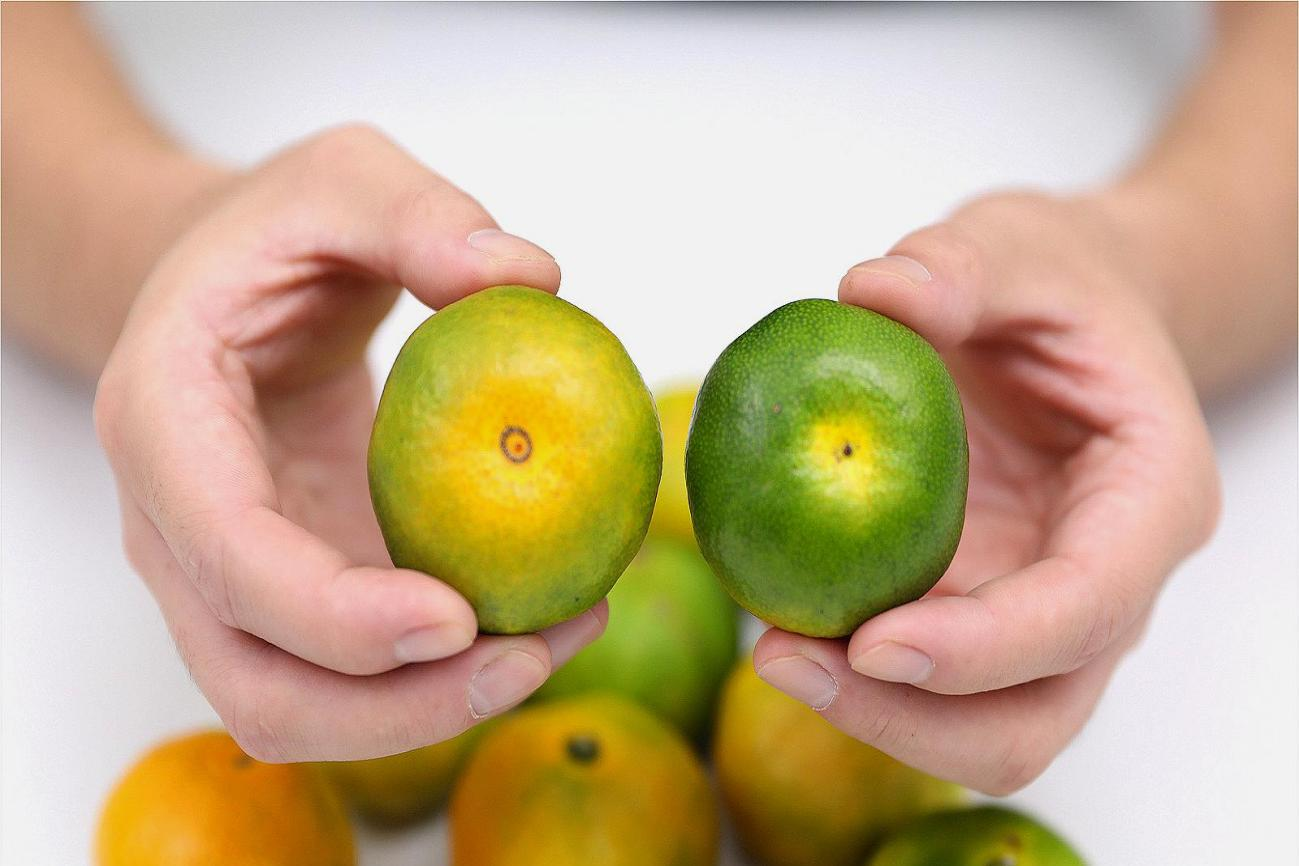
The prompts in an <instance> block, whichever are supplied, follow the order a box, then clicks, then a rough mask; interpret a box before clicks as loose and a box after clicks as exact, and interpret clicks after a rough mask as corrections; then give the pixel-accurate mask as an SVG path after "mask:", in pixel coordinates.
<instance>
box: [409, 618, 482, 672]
mask: <svg viewBox="0 0 1299 866" xmlns="http://www.w3.org/2000/svg"><path fill="white" fill-rule="evenodd" d="M474 636H475V635H474V632H472V631H470V630H469V629H468V628H466V627H465V626H463V625H461V624H460V623H457V622H444V623H439V624H438V625H431V626H426V627H424V628H417V629H412V630H411V631H408V632H406V633H405V634H404V635H402V636H401V637H399V638H397V643H396V644H395V645H394V646H393V648H392V654H393V656H394V657H396V659H397V661H399V662H401V663H402V664H410V663H412V662H431V661H436V660H437V659H444V658H446V657H447V656H453V655H455V654H456V653H458V652H460V651H461V650H463V649H465V648H467V647H468V646H469V645H470V644H471V643H473V642H474Z"/></svg>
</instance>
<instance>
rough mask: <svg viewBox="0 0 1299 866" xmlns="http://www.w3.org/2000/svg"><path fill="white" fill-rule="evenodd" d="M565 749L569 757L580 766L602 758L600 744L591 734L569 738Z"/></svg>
mask: <svg viewBox="0 0 1299 866" xmlns="http://www.w3.org/2000/svg"><path fill="white" fill-rule="evenodd" d="M565 748H566V749H567V750H568V756H569V757H570V758H572V759H573V760H574V761H577V762H578V763H579V764H589V763H591V762H592V761H594V760H595V759H596V758H598V757H600V743H599V741H598V740H596V738H595V737H593V736H590V735H589V734H575V735H573V736H571V737H569V738H568V743H567V744H566V746H565Z"/></svg>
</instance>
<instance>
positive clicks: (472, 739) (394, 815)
mask: <svg viewBox="0 0 1299 866" xmlns="http://www.w3.org/2000/svg"><path fill="white" fill-rule="evenodd" d="M483 729H484V726H483V725H477V726H475V727H472V728H470V729H469V730H467V731H465V732H464V733H463V734H461V735H460V736H458V737H452V738H451V739H449V740H445V741H443V742H441V743H434V744H433V745H431V746H424V747H423V748H419V749H412V750H411V751H409V752H402V753H401V754H399V755H389V756H388V757H386V758H372V759H370V760H368V761H328V762H323V763H320V764H318V765H317V766H319V767H320V769H321V771H322V772H323V773H324V774H325V778H326V779H328V780H329V781H330V783H331V784H332V785H333V786H334V789H335V790H336V791H338V794H339V796H340V797H341V798H342V800H343V802H344V803H345V804H346V805H347V806H348V807H349V808H351V809H352V811H354V812H356V813H357V814H358V815H360V816H361V817H362V818H363V819H365V820H366V821H368V822H370V823H371V824H375V825H378V826H383V827H400V826H403V825H406V824H411V823H414V822H416V821H419V820H420V819H421V818H426V817H428V816H429V815H431V814H433V813H434V812H436V811H437V810H438V809H439V808H441V806H442V804H443V803H445V802H446V800H447V797H448V796H449V795H450V793H451V784H452V782H454V781H455V778H456V773H457V772H459V770H460V768H461V766H463V764H464V762H465V759H466V758H468V757H469V753H470V752H471V751H472V750H473V747H474V745H475V744H476V743H477V742H478V738H479V736H481V735H482V732H483Z"/></svg>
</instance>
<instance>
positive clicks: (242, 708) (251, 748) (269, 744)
mask: <svg viewBox="0 0 1299 866" xmlns="http://www.w3.org/2000/svg"><path fill="white" fill-rule="evenodd" d="M216 709H217V714H218V715H219V716H220V718H221V721H222V723H223V724H224V725H225V727H226V730H227V731H228V732H229V734H230V737H231V738H232V739H233V740H234V741H235V743H236V744H237V745H238V746H239V748H240V749H243V751H244V753H245V754H247V755H248V756H249V757H250V758H256V759H257V760H259V761H263V762H265V763H268V764H279V763H285V762H287V761H290V760H292V759H293V755H292V751H291V750H290V749H289V748H288V747H287V742H288V737H287V736H286V730H287V725H286V719H285V718H284V713H283V712H282V710H281V709H280V708H279V707H278V706H277V705H276V703H275V702H274V701H273V700H271V699H269V698H268V697H267V696H266V695H264V694H257V693H251V692H249V691H247V690H238V689H236V690H234V692H233V694H231V695H230V696H229V698H228V699H227V700H225V701H224V702H222V703H221V705H218V706H217V707H216Z"/></svg>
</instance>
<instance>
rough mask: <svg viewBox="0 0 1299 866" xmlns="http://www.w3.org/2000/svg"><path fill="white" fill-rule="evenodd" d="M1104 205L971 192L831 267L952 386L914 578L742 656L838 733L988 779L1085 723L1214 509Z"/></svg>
mask: <svg viewBox="0 0 1299 866" xmlns="http://www.w3.org/2000/svg"><path fill="white" fill-rule="evenodd" d="M1103 213H1104V211H1103V209H1102V208H1100V207H1099V206H1098V204H1097V203H1096V202H1095V201H1086V202H1084V201H1077V202H1067V201H1061V200H1053V199H1049V198H1045V197H1037V196H1030V195H1008V196H999V197H994V198H989V199H985V200H982V201H978V202H975V203H974V204H972V205H970V206H968V207H966V208H964V209H962V210H961V211H959V212H958V213H957V214H955V215H954V216H953V217H952V218H951V219H950V220H948V221H947V222H945V223H941V224H938V225H935V226H931V227H929V228H926V229H922V230H921V231H918V232H916V233H914V234H912V235H909V236H908V237H906V238H905V239H903V240H902V242H901V243H899V244H898V245H897V246H895V247H894V248H893V250H892V251H891V254H890V255H889V256H887V257H885V258H882V259H876V260H873V261H868V262H864V263H862V264H860V265H857V266H856V267H854V268H852V269H851V270H849V271H848V273H847V275H846V276H844V278H843V281H842V282H841V284H840V287H839V297H840V299H841V300H842V301H843V302H845V303H850V304H857V305H859V306H862V307H867V308H870V309H872V310H876V311H878V312H880V313H883V314H884V315H887V316H890V317H892V318H894V319H897V320H898V321H901V322H903V323H905V324H907V325H909V326H910V327H912V328H914V329H915V330H916V331H918V332H919V333H920V334H922V335H923V336H925V337H926V338H927V339H928V340H929V341H930V342H931V343H933V344H934V346H935V347H936V348H937V349H938V350H939V351H940V352H941V353H942V355H943V356H944V359H945V360H946V361H947V364H948V366H949V367H950V369H951V371H952V374H953V376H954V377H955V379H956V382H957V384H958V386H959V387H960V391H961V396H962V400H963V402H964V406H965V412H966V423H967V426H968V430H969V441H970V492H969V504H968V509H967V514H966V521H965V531H964V535H963V536H962V539H961V544H960V547H959V549H958V550H957V553H956V557H955V560H954V561H953V562H952V565H951V568H950V569H949V570H948V572H947V574H946V575H945V576H944V577H943V579H942V580H941V581H940V582H939V584H938V585H937V586H936V587H935V588H934V589H933V591H931V592H930V593H929V594H928V595H927V596H926V597H924V598H922V599H920V600H919V601H915V602H912V603H911V604H907V605H903V606H901V607H898V608H895V609H893V610H890V611H887V612H885V613H883V614H881V615H879V616H877V617H875V618H873V619H871V620H869V621H868V622H866V623H865V624H863V625H862V626H861V627H860V628H858V629H857V631H856V633H855V634H853V636H852V638H851V640H849V641H847V642H843V641H830V640H814V639H811V638H805V637H801V636H797V635H792V634H787V633H784V632H780V631H777V630H772V631H769V632H768V633H767V634H765V635H764V636H763V637H762V638H761V640H759V642H758V645H757V647H756V649H755V651H754V664H755V666H756V668H757V670H758V672H759V674H760V675H761V676H762V677H763V678H764V679H765V680H767V681H768V682H770V683H771V684H773V685H775V686H776V687H777V688H780V689H782V690H784V691H786V692H788V693H790V694H791V695H793V696H794V697H797V698H799V699H801V700H803V701H805V702H807V703H809V704H811V705H812V706H813V707H814V708H816V709H817V710H818V711H820V712H821V714H822V715H823V716H824V717H825V718H826V719H828V720H829V721H830V722H831V723H833V724H834V725H836V726H837V727H839V728H841V729H842V730H844V731H846V732H847V733H849V734H851V735H852V736H854V737H857V738H858V739H860V740H863V741H865V742H867V743H870V744H871V745H874V746H876V747H878V748H880V749H881V750H883V751H885V752H888V753H889V754H891V755H893V756H895V757H897V758H898V759H900V760H902V761H905V762H907V763H909V764H912V765H913V766H916V767H918V768H920V769H922V770H925V771H928V772H930V773H933V774H935V775H938V776H942V777H945V778H948V779H952V780H955V781H957V782H961V783H963V784H966V785H969V786H971V787H974V788H977V789H979V790H982V791H984V792H987V793H990V794H1007V793H1010V792H1012V791H1014V790H1017V789H1019V788H1020V787H1022V786H1024V785H1025V784H1027V783H1028V782H1030V781H1031V780H1032V779H1034V778H1035V777H1036V776H1037V775H1038V774H1039V773H1041V772H1042V770H1043V769H1045V768H1046V766H1047V765H1048V764H1049V763H1050V762H1051V760H1052V759H1053V758H1054V757H1055V755H1056V754H1057V753H1058V752H1059V751H1060V750H1061V749H1062V748H1063V747H1064V746H1065V745H1066V744H1067V743H1068V742H1069V740H1070V739H1071V738H1072V737H1073V735H1074V734H1075V733H1076V732H1077V731H1078V729H1079V728H1080V727H1081V726H1082V725H1083V723H1084V722H1085V721H1086V719H1087V717H1088V716H1089V715H1090V713H1091V711H1092V708H1093V707H1094V706H1095V704H1096V702H1097V700H1098V699H1099V697H1100V695H1101V693H1102V691H1103V690H1104V688H1105V685H1106V683H1107V681H1108V680H1109V678H1110V675H1111V674H1112V673H1113V671H1114V668H1115V665H1116V664H1117V662H1118V661H1119V658H1120V656H1122V655H1123V653H1124V652H1125V651H1126V650H1128V649H1129V648H1131V646H1132V645H1133V644H1134V643H1135V642H1136V641H1137V640H1138V638H1139V636H1140V633H1141V630H1142V628H1143V626H1144V623H1145V621H1146V620H1147V618H1148V616H1149V612H1150V608H1151V605H1152V604H1153V603H1154V600H1155V597H1156V595H1157V594H1158V592H1159V589H1160V586H1161V585H1162V584H1163V582H1164V580H1165V579H1166V578H1167V576H1168V574H1169V572H1170V571H1171V570H1172V569H1173V568H1174V567H1175V566H1176V565H1177V564H1178V562H1179V561H1180V560H1181V559H1183V558H1184V557H1185V556H1187V555H1188V554H1189V553H1190V552H1191V551H1193V550H1194V549H1195V548H1197V547H1198V546H1199V545H1200V544H1202V543H1203V542H1204V541H1205V540H1206V539H1207V538H1208V536H1209V534H1210V532H1211V530H1212V527H1213V525H1214V522H1215V520H1216V516H1217V511H1218V496H1219V493H1218V480H1217V472H1216V469H1215V466H1214V460H1213V454H1212V450H1211V445H1210V441H1209V436H1208V433H1207V431H1206V428H1205V424H1204V420H1203V417H1202V416H1201V413H1200V409H1199V406H1198V403H1197V401H1196V396H1195V393H1194V391H1193V389H1192V387H1191V385H1190V383H1189V381H1188V378H1187V375H1186V373H1185V371H1184V366H1183V363H1182V360H1181V359H1180V357H1179V356H1178V353H1177V351H1176V349H1175V348H1174V346H1173V343H1172V341H1171V340H1170V339H1169V337H1168V335H1167V333H1166V330H1165V328H1164V326H1163V325H1162V323H1161V321H1160V319H1159V316H1158V314H1157V313H1156V308H1157V306H1158V305H1157V304H1156V303H1155V302H1153V301H1152V300H1150V299H1148V298H1147V297H1146V294H1147V293H1148V292H1149V291H1150V287H1149V286H1148V285H1147V281H1146V280H1145V279H1143V277H1142V274H1141V272H1140V270H1139V269H1138V268H1139V266H1138V265H1137V264H1136V259H1135V258H1132V259H1129V258H1128V257H1125V255H1124V252H1123V250H1124V247H1123V239H1122V237H1121V235H1120V234H1118V233H1117V232H1115V231H1114V229H1113V227H1112V224H1111V223H1110V222H1109V221H1108V220H1107V219H1106V218H1105V216H1104V215H1103Z"/></svg>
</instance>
